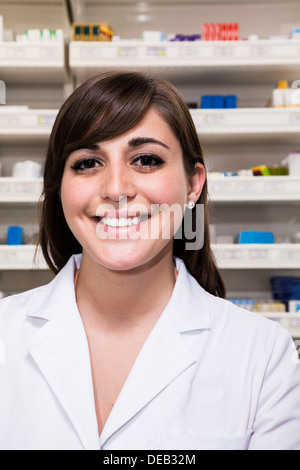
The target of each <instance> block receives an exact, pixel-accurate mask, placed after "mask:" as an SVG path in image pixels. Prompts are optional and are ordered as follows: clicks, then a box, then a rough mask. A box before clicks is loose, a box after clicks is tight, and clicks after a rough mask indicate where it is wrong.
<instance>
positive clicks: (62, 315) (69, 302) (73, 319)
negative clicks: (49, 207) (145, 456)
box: [28, 266, 99, 450]
mask: <svg viewBox="0 0 300 470" xmlns="http://www.w3.org/2000/svg"><path fill="white" fill-rule="evenodd" d="M69 268H70V266H69ZM73 273H74V267H72V266H71V272H70V273H68V268H67V269H66V268H65V271H64V273H63V275H62V276H60V278H59V279H58V278H56V279H55V280H54V281H53V283H52V284H51V285H50V286H49V292H48V294H49V296H48V299H49V303H48V306H47V307H46V308H44V309H41V310H39V311H35V312H34V313H32V315H30V317H31V318H30V321H31V322H33V321H35V320H34V319H35V318H39V319H41V318H43V319H46V320H47V323H46V324H44V326H42V327H41V328H40V329H39V330H38V331H37V332H36V333H35V334H34V336H33V337H32V338H31V339H30V340H29V342H28V348H29V352H30V354H31V356H32V357H33V359H34V361H35V363H36V364H37V366H38V367H39V369H40V371H41V373H42V374H43V375H44V377H45V379H46V380H47V382H48V384H49V386H50V387H51V389H52V390H53V392H54V393H55V395H56V396H57V398H58V400H59V401H60V403H61V405H62V407H63V408H64V411H65V412H66V414H67V415H68V417H69V419H70V420H71V422H72V423H73V426H74V428H75V430H76V431H77V434H78V436H79V437H80V439H81V441H82V444H83V447H84V448H85V449H87V450H96V449H99V436H98V428H97V419H96V413H95V404H94V395H93V385H92V376H91V367H90V358H89V349H88V344H87V339H86V335H85V332H84V328H83V324H82V321H81V318H80V315H79V312H78V309H77V306H76V301H75V295H74V288H73V286H72V282H71V283H70V282H69V283H66V282H64V281H65V280H66V279H65V278H66V277H70V278H71V279H72V277H71V276H74V274H73ZM44 304H47V302H44ZM35 308H36V307H35ZM39 324H40V320H39Z"/></svg>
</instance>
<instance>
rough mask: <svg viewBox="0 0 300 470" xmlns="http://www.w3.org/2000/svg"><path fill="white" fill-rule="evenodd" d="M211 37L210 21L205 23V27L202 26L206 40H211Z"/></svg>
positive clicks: (203, 37) (203, 36)
mask: <svg viewBox="0 0 300 470" xmlns="http://www.w3.org/2000/svg"><path fill="white" fill-rule="evenodd" d="M209 38H210V34H209V24H208V23H204V25H203V27H202V39H203V40H204V41H209Z"/></svg>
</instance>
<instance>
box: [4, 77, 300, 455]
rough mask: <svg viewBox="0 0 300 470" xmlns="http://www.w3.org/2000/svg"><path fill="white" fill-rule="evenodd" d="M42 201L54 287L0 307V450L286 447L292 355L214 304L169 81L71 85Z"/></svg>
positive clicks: (296, 381) (247, 316)
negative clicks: (0, 353)
mask: <svg viewBox="0 0 300 470" xmlns="http://www.w3.org/2000/svg"><path fill="white" fill-rule="evenodd" d="M43 196H44V197H43V202H42V210H41V221H40V238H39V244H40V245H41V247H42V250H43V254H44V257H45V259H46V260H47V262H48V264H49V267H50V268H51V269H52V271H53V272H54V273H55V274H56V277H55V278H54V280H53V281H52V282H51V283H50V284H49V285H47V286H43V287H40V288H37V289H34V290H32V291H29V292H27V293H23V294H20V295H17V296H13V297H9V298H7V299H4V300H3V301H1V303H0V341H1V343H0V344H1V347H2V355H1V358H2V360H1V362H0V384H1V388H0V390H1V391H0V397H1V400H0V448H1V449H36V450H37V449H43V450H44V449H90V450H91V449H103V450H113V449H114V450H116V449H145V450H147V449H157V450H158V449H168V450H170V449H171V450H176V449H181V450H183V449H233V450H240V449H300V370H299V363H298V360H297V359H298V358H297V352H296V350H295V347H294V344H293V342H292V340H291V338H290V336H289V334H288V333H287V331H286V330H284V329H282V328H281V327H280V326H279V325H278V324H276V323H275V322H271V321H269V320H266V319H263V318H261V317H260V316H258V315H255V314H251V313H248V312H246V311H243V310H241V309H238V308H237V307H235V306H234V305H232V304H231V303H230V302H227V301H226V300H224V297H225V289H224V285H223V282H222V278H221V276H220V273H219V271H218V269H217V267H216V264H215V262H214V258H213V255H212V252H211V249H210V242H209V230H208V228H209V225H208V211H207V183H206V174H205V167H204V162H203V157H202V152H201V147H200V144H199V141H198V136H197V133H196V130H195V127H194V124H193V121H192V119H191V116H190V113H189V111H188V109H187V107H186V105H185V103H184V101H183V99H182V97H181V96H180V94H179V93H178V92H177V91H176V89H175V88H174V87H173V86H172V85H171V84H169V83H167V82H166V81H164V80H161V79H157V78H151V77H146V76H144V75H141V74H138V73H125V72H116V73H109V74H105V75H101V76H98V77H95V78H93V79H91V80H89V81H87V82H86V83H84V84H83V85H82V86H81V87H79V88H78V89H77V90H76V91H75V92H74V93H73V94H72V95H71V97H70V98H69V99H68V100H67V101H66V103H65V104H64V105H63V107H62V109H61V111H60V113H59V115H58V117H57V120H56V123H55V125H54V128H53V132H52V135H51V138H50V142H49V148H48V154H47V159H46V163H45V173H44V194H43ZM199 208H204V217H202V216H201V214H202V213H203V211H202V212H201V211H200V210H199ZM191 233H192V234H194V239H195V240H194V243H190V242H191V241H193V240H191V237H190V234H191Z"/></svg>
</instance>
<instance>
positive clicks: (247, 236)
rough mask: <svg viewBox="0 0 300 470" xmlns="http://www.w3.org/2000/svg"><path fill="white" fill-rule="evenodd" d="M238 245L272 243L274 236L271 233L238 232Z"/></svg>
mask: <svg viewBox="0 0 300 470" xmlns="http://www.w3.org/2000/svg"><path fill="white" fill-rule="evenodd" d="M238 243H242V244H243V243H244V244H246V243H247V244H248V243H257V244H261V243H263V244H265V243H274V234H273V233H272V232H254V231H253V232H240V233H239V234H238Z"/></svg>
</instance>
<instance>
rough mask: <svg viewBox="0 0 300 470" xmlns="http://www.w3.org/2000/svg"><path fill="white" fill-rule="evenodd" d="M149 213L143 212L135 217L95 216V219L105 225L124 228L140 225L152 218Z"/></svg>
mask: <svg viewBox="0 0 300 470" xmlns="http://www.w3.org/2000/svg"><path fill="white" fill-rule="evenodd" d="M150 217H151V216H150V215H149V214H142V215H139V216H135V217H120V218H117V217H111V218H110V217H93V220H94V221H95V222H97V223H100V224H101V225H103V226H104V227H114V228H122V227H131V226H138V225H139V224H141V223H142V222H145V221H146V220H148V219H150Z"/></svg>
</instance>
